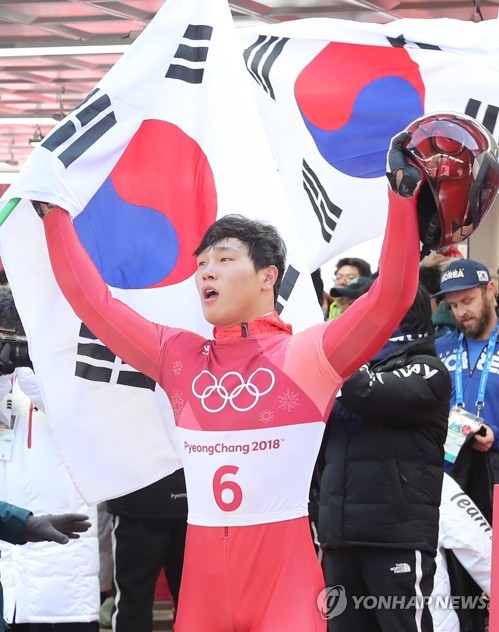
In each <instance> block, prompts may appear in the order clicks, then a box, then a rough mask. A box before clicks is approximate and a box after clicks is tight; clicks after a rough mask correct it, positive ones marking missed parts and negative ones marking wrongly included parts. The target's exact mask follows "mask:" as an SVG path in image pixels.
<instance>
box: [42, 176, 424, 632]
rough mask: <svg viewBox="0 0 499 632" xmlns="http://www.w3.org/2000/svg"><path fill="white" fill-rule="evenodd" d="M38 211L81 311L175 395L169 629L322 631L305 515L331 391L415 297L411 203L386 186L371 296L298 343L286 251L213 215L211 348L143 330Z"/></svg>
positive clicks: (206, 301) (203, 279) (207, 306)
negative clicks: (279, 301)
mask: <svg viewBox="0 0 499 632" xmlns="http://www.w3.org/2000/svg"><path fill="white" fill-rule="evenodd" d="M415 171H416V173H418V172H417V170H415ZM402 175H403V170H402V169H400V170H398V178H397V183H399V182H400V177H401V176H402ZM418 177H419V174H418ZM412 184H413V186H412V189H411V191H406V192H405V193H406V195H410V194H411V193H412V192H414V189H415V188H416V182H415V181H413V182H412ZM35 208H37V210H38V212H39V214H41V215H42V216H44V219H43V222H44V227H45V231H46V237H47V242H48V248H49V253H50V257H51V261H52V266H53V269H54V272H55V274H56V277H57V280H58V283H59V285H60V287H61V289H62V291H63V292H64V294H65V296H66V297H67V299H68V301H69V302H70V303H71V305H72V306H73V308H74V310H75V312H76V313H77V314H78V316H79V317H80V318H81V319H82V320H83V321H84V322H85V323H86V324H87V326H88V327H89V328H90V329H91V330H92V332H93V333H94V334H95V335H96V336H97V337H98V338H100V340H102V341H103V342H104V343H105V344H106V345H107V346H108V347H109V348H110V349H111V350H112V351H113V352H114V353H116V354H117V355H118V356H119V357H121V358H122V359H123V360H124V361H125V362H127V363H129V364H131V365H133V366H134V367H135V368H136V369H137V370H139V371H141V372H143V373H145V374H147V375H149V376H150V377H151V378H153V379H154V380H156V381H157V382H158V383H159V384H160V385H161V386H162V387H163V388H164V390H165V391H166V393H167V394H168V396H169V398H170V400H171V401H174V402H175V406H174V413H175V420H176V424H177V427H178V435H179V439H180V445H181V447H182V449H183V460H184V469H185V475H186V482H187V490H188V498H189V517H188V522H189V526H188V534H187V544H186V553H185V563H184V572H183V578H182V587H181V593H180V598H179V605H178V615H177V623H176V627H175V629H176V630H177V632H199V631H202V632H276V631H277V630H289V631H291V632H313V631H319V630H320V631H323V630H325V629H326V624H325V621H324V619H323V618H322V617H321V615H320V612H319V609H318V607H317V605H316V600H317V596H318V594H319V592H320V591H321V589H322V588H323V586H324V583H323V582H324V580H323V575H322V572H321V569H320V566H319V563H318V560H317V556H316V554H315V551H314V547H313V544H312V539H311V537H310V531H309V525H308V519H307V501H308V491H309V486H310V479H311V474H312V470H313V467H314V463H315V460H316V456H317V452H318V449H319V446H320V444H321V438H322V434H323V430H324V420H326V419H327V417H328V415H329V412H330V410H331V407H332V405H333V401H334V398H335V395H336V393H337V391H338V389H339V387H340V386H341V384H342V382H343V381H344V380H345V379H346V378H347V377H348V376H349V375H350V374H351V373H352V372H353V371H355V370H356V369H357V368H358V367H360V366H361V365H362V364H363V363H365V362H366V361H367V360H369V359H370V358H371V357H372V356H373V355H374V354H375V353H376V352H377V351H378V350H379V349H380V348H381V347H382V345H383V344H384V342H385V341H386V339H387V338H388V336H389V334H390V333H391V332H392V331H393V330H394V329H395V327H396V326H397V325H398V323H399V321H400V320H401V318H402V316H403V315H404V314H405V312H406V311H407V309H408V308H409V307H410V305H411V304H412V301H413V299H414V295H415V292H416V288H417V283H418V264H419V233H418V224H417V214H416V195H415V194H414V195H412V196H410V197H402V196H401V195H399V194H397V193H394V192H393V191H390V195H389V213H388V224H387V229H386V234H385V240H384V246H383V252H382V255H381V262H380V270H381V272H380V275H379V278H378V280H377V281H376V282H375V283H374V285H373V286H372V289H371V290H370V291H369V292H368V294H366V295H364V296H363V297H361V298H359V300H357V301H356V302H355V303H354V305H352V306H351V307H350V308H349V310H348V312H347V313H346V314H345V315H344V316H342V317H341V318H339V319H337V320H334V321H329V322H327V323H320V324H318V325H316V326H314V327H311V328H309V329H307V330H305V331H302V332H300V333H298V334H296V335H292V331H291V327H290V326H289V325H286V324H285V323H284V322H282V321H281V320H280V318H279V316H278V315H277V313H276V312H275V311H274V303H275V299H276V296H277V293H278V291H279V285H280V282H281V279H282V276H283V273H284V266H285V254H286V252H285V246H284V243H283V242H282V239H281V238H280V236H279V234H278V233H277V231H276V230H275V228H273V227H272V226H270V225H267V224H264V223H261V222H256V221H252V220H248V219H246V218H244V217H241V216H237V215H232V216H225V217H222V218H221V219H219V220H218V221H216V222H215V223H214V224H213V225H212V226H211V227H210V228H209V229H208V231H207V233H206V235H205V236H204V238H203V240H202V242H201V244H200V245H199V247H198V249H197V250H196V253H195V254H196V256H197V263H198V268H197V272H196V284H197V288H198V291H199V296H200V298H201V304H202V309H203V313H204V316H205V318H206V319H207V321H208V322H209V323H211V324H212V325H214V338H213V339H212V340H209V339H205V338H204V337H202V336H200V335H198V334H195V333H193V332H190V331H186V330H183V329H179V328H172V327H167V326H163V325H158V324H155V323H152V322H149V321H148V320H146V319H145V318H143V317H141V316H140V315H138V314H137V313H136V312H134V311H133V310H132V309H130V308H129V307H127V306H126V305H124V304H123V303H121V302H120V301H118V300H116V299H114V298H113V297H112V296H111V294H110V292H109V291H108V288H107V285H106V284H105V283H104V281H103V280H102V278H101V276H100V274H99V272H98V271H97V269H96V268H95V266H94V265H93V263H92V261H91V260H90V258H89V257H88V255H87V253H86V252H85V250H84V249H83V247H82V245H81V243H80V242H79V240H78V237H77V235H76V233H75V231H74V229H73V226H72V222H71V218H70V216H69V214H68V213H67V212H66V211H65V210H63V209H61V208H59V207H57V206H56V207H53V208H51V206H50V205H48V204H46V203H43V202H40V203H36V204H35ZM388 259H389V260H388Z"/></svg>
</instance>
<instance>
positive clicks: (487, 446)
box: [436, 259, 499, 522]
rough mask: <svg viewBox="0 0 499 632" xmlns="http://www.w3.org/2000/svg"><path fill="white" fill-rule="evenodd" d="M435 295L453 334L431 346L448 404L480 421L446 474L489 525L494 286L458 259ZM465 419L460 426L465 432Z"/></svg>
mask: <svg viewBox="0 0 499 632" xmlns="http://www.w3.org/2000/svg"><path fill="white" fill-rule="evenodd" d="M440 288H441V289H440V292H439V296H445V298H446V299H447V302H448V303H449V306H450V310H451V313H452V316H453V318H454V321H455V323H456V325H457V329H456V330H455V331H453V332H452V333H450V334H447V335H446V336H442V337H441V338H438V340H437V341H436V344H437V351H438V355H439V357H440V359H441V360H442V362H443V363H444V364H445V365H446V367H447V368H448V369H449V371H450V374H451V377H452V399H451V404H452V405H453V406H455V407H456V409H455V410H456V412H458V413H459V414H460V415H461V413H462V415H463V416H464V413H466V414H468V415H469V416H470V417H471V419H472V420H475V421H476V422H479V421H480V420H483V421H484V424H483V426H482V427H481V429H480V431H479V432H475V433H469V434H468V435H467V440H466V441H465V443H464V444H463V446H462V447H461V448H460V450H459V451H458V453H457V458H455V463H454V465H452V469H450V468H451V464H452V461H453V458H454V457H455V455H454V457H453V456H452V455H448V456H447V455H446V459H447V460H446V463H447V470H448V471H449V470H450V471H451V475H452V476H453V477H454V478H455V479H456V480H457V482H458V483H459V484H460V485H461V487H462V488H463V490H464V491H465V492H466V493H467V494H468V495H469V496H470V497H471V498H472V499H473V501H474V502H475V503H476V504H477V506H478V507H479V509H480V510H481V511H482V513H483V514H484V516H485V517H486V518H487V520H488V521H489V522H491V521H492V491H493V485H494V483H497V482H499V459H498V455H499V372H498V369H497V367H498V366H499V340H498V332H499V324H498V318H497V313H496V297H495V287H494V283H493V282H492V280H491V277H490V273H489V270H488V269H487V267H486V266H485V265H483V264H482V263H480V262H479V261H474V260H472V259H460V260H456V261H454V262H452V263H451V264H450V265H448V266H447V267H446V268H445V270H444V271H443V272H442V275H441V278H440ZM470 425H471V424H468V421H467V417H466V419H465V420H464V422H463V427H464V426H467V427H470Z"/></svg>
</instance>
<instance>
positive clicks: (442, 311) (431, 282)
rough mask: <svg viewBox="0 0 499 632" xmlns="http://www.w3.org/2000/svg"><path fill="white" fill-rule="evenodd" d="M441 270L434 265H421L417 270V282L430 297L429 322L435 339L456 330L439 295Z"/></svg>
mask: <svg viewBox="0 0 499 632" xmlns="http://www.w3.org/2000/svg"><path fill="white" fill-rule="evenodd" d="M450 261H451V260H449V263H450ZM442 270H443V268H442V267H440V266H436V265H422V266H421V267H420V268H419V280H420V282H421V283H422V284H423V285H424V286H425V288H426V289H427V290H428V292H429V293H430V297H431V313H432V316H431V321H432V323H433V328H434V335H435V338H440V336H445V335H446V334H449V333H451V332H452V331H454V330H455V329H456V322H455V320H454V319H453V318H452V314H451V313H450V310H449V304H448V303H447V301H446V300H445V298H444V297H443V296H441V295H440V294H439V293H440V275H441V274H442Z"/></svg>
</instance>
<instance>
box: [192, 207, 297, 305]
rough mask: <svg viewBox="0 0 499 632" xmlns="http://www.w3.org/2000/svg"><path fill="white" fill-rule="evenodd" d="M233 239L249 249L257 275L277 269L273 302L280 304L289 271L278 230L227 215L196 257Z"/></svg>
mask: <svg viewBox="0 0 499 632" xmlns="http://www.w3.org/2000/svg"><path fill="white" fill-rule="evenodd" d="M231 237H234V238H235V239H239V241H241V242H242V243H243V244H246V246H248V250H249V256H250V258H251V260H252V261H253V265H254V266H255V270H256V271H257V272H258V270H262V269H263V268H267V267H268V266H275V267H276V268H277V271H278V275H277V280H276V282H275V284H274V300H277V296H278V295H279V289H280V287H281V282H282V277H283V276H284V270H285V268H286V245H285V243H284V241H283V239H282V237H281V236H280V234H279V232H278V230H277V228H276V227H275V226H272V224H267V223H266V222H261V221H259V220H254V219H248V218H247V217H244V216H243V215H237V214H230V215H224V217H221V218H220V219H217V221H216V222H214V223H213V224H212V225H211V226H210V227H209V228H208V230H207V231H206V233H205V234H204V237H203V239H202V240H201V243H200V244H199V246H198V247H197V248H196V250H195V251H194V255H195V256H198V255H200V254H201V253H202V252H204V251H205V250H208V249H209V248H213V246H215V244H218V243H219V242H220V241H222V240H223V239H230V238H231Z"/></svg>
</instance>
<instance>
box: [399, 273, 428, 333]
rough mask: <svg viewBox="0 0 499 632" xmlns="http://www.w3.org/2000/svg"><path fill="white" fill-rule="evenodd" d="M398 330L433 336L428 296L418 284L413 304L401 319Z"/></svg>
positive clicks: (423, 287)
mask: <svg viewBox="0 0 499 632" xmlns="http://www.w3.org/2000/svg"><path fill="white" fill-rule="evenodd" d="M399 329H400V330H401V331H403V332H405V333H410V334H433V324H432V322H431V301H430V294H429V292H428V290H427V289H426V288H425V286H424V285H423V284H422V283H420V284H419V285H418V291H417V292H416V298H415V299H414V303H413V304H412V306H411V307H410V308H409V310H408V311H407V313H406V315H405V316H404V318H403V319H402V321H401V323H400V325H399Z"/></svg>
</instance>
